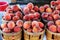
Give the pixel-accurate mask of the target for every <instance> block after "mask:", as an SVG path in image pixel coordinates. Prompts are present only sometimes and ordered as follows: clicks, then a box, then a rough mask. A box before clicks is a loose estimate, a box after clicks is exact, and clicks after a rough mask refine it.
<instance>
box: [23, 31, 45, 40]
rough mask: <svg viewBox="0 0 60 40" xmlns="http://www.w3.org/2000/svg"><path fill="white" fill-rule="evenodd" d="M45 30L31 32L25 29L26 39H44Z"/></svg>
mask: <svg viewBox="0 0 60 40" xmlns="http://www.w3.org/2000/svg"><path fill="white" fill-rule="evenodd" d="M44 32H45V31H43V32H39V33H30V32H27V31H26V30H24V40H43V36H44Z"/></svg>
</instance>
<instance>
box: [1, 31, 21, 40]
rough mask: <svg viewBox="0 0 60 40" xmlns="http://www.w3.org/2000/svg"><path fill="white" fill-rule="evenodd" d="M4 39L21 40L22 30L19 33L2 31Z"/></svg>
mask: <svg viewBox="0 0 60 40" xmlns="http://www.w3.org/2000/svg"><path fill="white" fill-rule="evenodd" d="M2 35H3V36H2V39H3V40H21V37H22V31H20V32H17V33H2Z"/></svg>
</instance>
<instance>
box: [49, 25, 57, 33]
mask: <svg viewBox="0 0 60 40" xmlns="http://www.w3.org/2000/svg"><path fill="white" fill-rule="evenodd" d="M49 30H50V31H52V32H57V27H56V26H55V25H51V26H50V27H49Z"/></svg>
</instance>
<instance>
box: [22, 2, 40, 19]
mask: <svg viewBox="0 0 60 40" xmlns="http://www.w3.org/2000/svg"><path fill="white" fill-rule="evenodd" d="M23 13H24V17H23V20H37V19H40V18H41V17H40V13H39V8H38V6H37V5H35V6H34V5H33V4H32V3H28V4H27V5H26V7H24V8H23Z"/></svg>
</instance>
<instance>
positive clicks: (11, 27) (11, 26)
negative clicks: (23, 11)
mask: <svg viewBox="0 0 60 40" xmlns="http://www.w3.org/2000/svg"><path fill="white" fill-rule="evenodd" d="M7 26H8V28H9V29H13V28H14V27H15V23H14V22H13V21H9V22H8V24H7Z"/></svg>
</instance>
